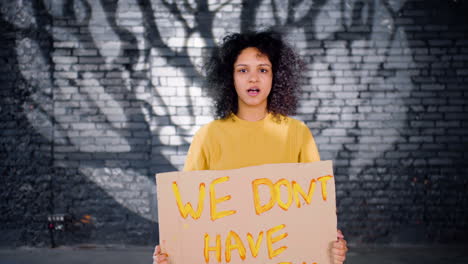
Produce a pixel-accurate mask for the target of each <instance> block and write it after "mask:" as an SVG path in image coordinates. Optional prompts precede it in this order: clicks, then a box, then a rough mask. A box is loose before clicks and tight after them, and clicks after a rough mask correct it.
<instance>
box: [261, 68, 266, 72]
mask: <svg viewBox="0 0 468 264" xmlns="http://www.w3.org/2000/svg"><path fill="white" fill-rule="evenodd" d="M260 72H268V69H260Z"/></svg>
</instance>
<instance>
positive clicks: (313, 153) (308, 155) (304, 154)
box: [299, 123, 320, 162]
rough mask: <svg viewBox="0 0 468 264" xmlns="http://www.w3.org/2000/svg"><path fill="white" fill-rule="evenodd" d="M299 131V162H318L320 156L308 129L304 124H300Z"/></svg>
mask: <svg viewBox="0 0 468 264" xmlns="http://www.w3.org/2000/svg"><path fill="white" fill-rule="evenodd" d="M299 129H300V130H301V131H300V132H299V135H302V138H301V139H302V140H301V145H300V151H299V162H314V161H320V154H319V152H318V149H317V145H316V144H315V140H314V137H313V136H312V133H311V132H310V130H309V128H308V127H307V126H306V125H305V124H304V123H301V125H300V127H299Z"/></svg>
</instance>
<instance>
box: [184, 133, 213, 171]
mask: <svg viewBox="0 0 468 264" xmlns="http://www.w3.org/2000/svg"><path fill="white" fill-rule="evenodd" d="M205 138H206V129H203V128H201V129H200V130H199V131H198V132H197V133H196V134H195V136H194V137H193V139H192V144H190V148H189V150H188V153H187V158H186V159H185V164H184V171H198V170H207V169H208V156H207V151H206V148H205V144H206V142H204V141H205Z"/></svg>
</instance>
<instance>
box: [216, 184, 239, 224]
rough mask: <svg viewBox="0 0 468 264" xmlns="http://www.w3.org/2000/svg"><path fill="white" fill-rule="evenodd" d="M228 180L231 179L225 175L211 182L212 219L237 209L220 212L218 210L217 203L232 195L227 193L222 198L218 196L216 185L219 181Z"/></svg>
mask: <svg viewBox="0 0 468 264" xmlns="http://www.w3.org/2000/svg"><path fill="white" fill-rule="evenodd" d="M228 180H229V177H228V176H225V177H221V178H218V179H215V180H213V181H212V182H211V184H210V212H211V220H213V221H214V220H216V219H219V218H223V217H225V216H228V215H232V214H235V213H236V211H235V210H228V211H220V212H217V211H216V205H217V204H218V203H221V202H224V201H228V200H230V199H231V195H226V196H224V197H221V198H216V192H215V185H216V184H218V183H222V182H226V181H228Z"/></svg>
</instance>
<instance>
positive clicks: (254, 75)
mask: <svg viewBox="0 0 468 264" xmlns="http://www.w3.org/2000/svg"><path fill="white" fill-rule="evenodd" d="M249 81H250V82H257V81H258V75H257V73H256V72H252V73H250V76H249Z"/></svg>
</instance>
